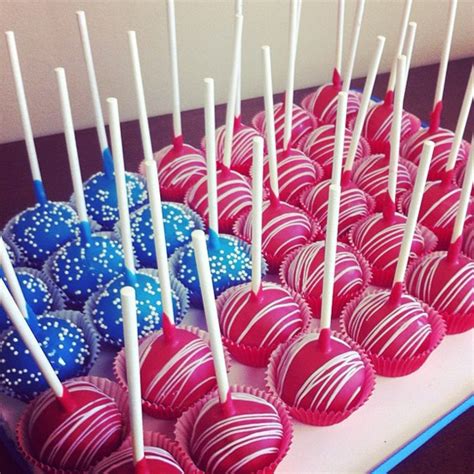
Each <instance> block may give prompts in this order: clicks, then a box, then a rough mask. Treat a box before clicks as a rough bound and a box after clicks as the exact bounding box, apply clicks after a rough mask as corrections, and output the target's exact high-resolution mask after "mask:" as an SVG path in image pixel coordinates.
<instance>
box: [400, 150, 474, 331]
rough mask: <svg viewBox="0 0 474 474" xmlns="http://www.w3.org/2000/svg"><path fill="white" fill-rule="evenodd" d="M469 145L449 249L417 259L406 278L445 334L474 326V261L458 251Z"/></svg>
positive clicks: (468, 184)
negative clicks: (440, 321)
mask: <svg viewBox="0 0 474 474" xmlns="http://www.w3.org/2000/svg"><path fill="white" fill-rule="evenodd" d="M472 145H473V142H472V141H471V152H470V156H469V161H468V164H467V168H466V176H465V178H464V182H463V187H462V191H461V198H460V201H459V206H458V209H457V213H456V219H455V221H454V226H453V230H452V235H451V240H450V243H449V247H448V251H447V252H446V251H442V252H434V253H432V254H429V255H426V256H425V257H423V258H421V259H419V260H418V261H416V262H415V263H413V265H412V266H411V267H410V268H409V270H408V274H407V279H406V286H407V290H408V292H409V293H410V294H412V295H413V296H415V297H417V298H420V299H421V300H422V301H424V302H425V303H427V304H428V305H430V306H431V307H433V308H435V309H436V310H437V311H438V312H439V313H440V314H441V316H442V317H443V319H444V320H445V321H446V324H447V332H448V334H457V333H460V332H464V331H467V330H469V329H471V328H472V327H474V289H473V285H472V282H473V281H474V261H473V260H472V259H471V258H469V257H466V256H465V255H463V254H462V253H461V252H460V250H461V247H462V240H463V234H462V229H463V227H464V223H465V221H466V215H467V212H468V207H469V199H470V192H471V189H472V183H473V177H474V148H473V146H472Z"/></svg>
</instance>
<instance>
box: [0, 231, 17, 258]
mask: <svg viewBox="0 0 474 474" xmlns="http://www.w3.org/2000/svg"><path fill="white" fill-rule="evenodd" d="M0 237H1V238H2V239H3V244H4V245H5V248H6V249H7V253H8V258H9V259H10V261H11V262H12V265H13V266H16V265H17V263H18V250H17V249H16V247H15V245H14V244H12V243H11V242H10V240H8V238H7V237H6V236H5V235H3V234H0Z"/></svg>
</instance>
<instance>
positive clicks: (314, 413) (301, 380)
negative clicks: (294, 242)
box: [267, 185, 375, 425]
mask: <svg viewBox="0 0 474 474" xmlns="http://www.w3.org/2000/svg"><path fill="white" fill-rule="evenodd" d="M339 199H340V186H337V185H331V188H330V191H329V209H330V213H329V222H328V230H327V232H326V242H325V250H326V252H325V261H324V281H323V289H322V308H321V324H320V329H319V331H318V333H309V334H303V335H301V336H299V337H297V338H296V339H293V340H291V341H289V342H287V343H286V344H284V345H282V346H280V348H279V349H277V350H276V351H275V352H274V353H273V354H272V357H271V359H270V364H269V367H268V371H267V387H268V389H269V390H270V391H271V392H273V393H275V394H276V395H277V396H278V397H279V398H280V399H281V400H282V401H283V402H284V403H285V404H286V405H287V406H288V408H289V410H290V414H291V415H292V416H293V417H294V418H296V419H298V420H300V421H302V422H304V423H310V424H315V425H329V424H334V423H337V422H340V421H342V420H343V419H344V418H347V417H348V416H349V415H350V414H351V413H352V412H353V411H354V410H356V409H357V408H359V407H360V406H361V405H362V404H363V403H365V401H366V400H367V398H368V397H369V396H370V394H371V392H372V390H373V387H374V382H375V381H374V375H373V369H372V367H371V365H370V363H369V362H368V359H367V357H366V356H365V354H364V353H363V352H362V351H360V350H359V349H358V347H357V346H356V345H355V344H353V343H352V342H349V339H347V338H345V337H344V336H341V335H339V334H338V333H333V332H331V329H330V327H331V315H332V308H333V306H334V304H333V299H334V296H335V292H336V281H335V279H336V272H337V269H336V248H337V240H336V239H337V232H338V231H337V222H338V208H339Z"/></svg>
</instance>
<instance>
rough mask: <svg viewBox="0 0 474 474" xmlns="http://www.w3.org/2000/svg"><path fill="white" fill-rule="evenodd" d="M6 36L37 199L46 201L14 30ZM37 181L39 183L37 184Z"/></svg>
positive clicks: (41, 201)
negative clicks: (37, 187)
mask: <svg viewBox="0 0 474 474" xmlns="http://www.w3.org/2000/svg"><path fill="white" fill-rule="evenodd" d="M5 36H6V37H7V45H8V52H9V55H10V63H11V66H12V72H13V79H14V81H15V89H16V96H17V99H18V106H19V107H20V116H21V124H22V126H23V134H24V135H25V143H26V151H27V153H28V161H29V163H30V170H31V176H32V178H33V181H34V182H35V191H36V199H37V200H38V202H39V203H44V202H45V201H46V196H45V195H44V189H43V186H42V184H41V183H42V178H41V171H40V167H39V163H38V155H37V154H36V146H35V141H34V138H33V130H32V128H31V121H30V114H29V112H28V104H27V102H26V94H25V87H24V85H23V78H22V75H21V68H20V60H19V59H18V51H17V48H16V41H15V33H13V31H7V32H6V33H5ZM36 183H39V184H38V185H37V184H36ZM36 186H39V187H40V188H41V189H36ZM41 193H42V195H41Z"/></svg>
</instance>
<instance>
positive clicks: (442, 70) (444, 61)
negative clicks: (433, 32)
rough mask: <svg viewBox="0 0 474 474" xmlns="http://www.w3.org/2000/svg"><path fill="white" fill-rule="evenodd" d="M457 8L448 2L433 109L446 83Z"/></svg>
mask: <svg viewBox="0 0 474 474" xmlns="http://www.w3.org/2000/svg"><path fill="white" fill-rule="evenodd" d="M457 6H458V1H457V0H450V3H449V16H448V27H447V30H446V37H445V39H444V43H443V50H442V51H441V61H440V64H439V71H438V79H437V81H436V92H435V96H434V101H433V108H435V107H436V104H437V103H438V102H440V101H441V100H443V93H444V84H445V83H446V73H447V71H448V62H449V52H450V50H451V43H452V40H453V32H454V22H455V21H456V10H457Z"/></svg>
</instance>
